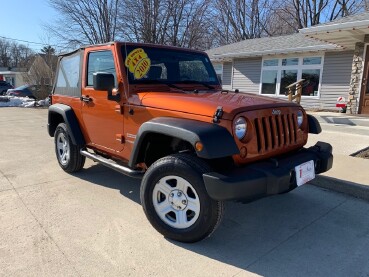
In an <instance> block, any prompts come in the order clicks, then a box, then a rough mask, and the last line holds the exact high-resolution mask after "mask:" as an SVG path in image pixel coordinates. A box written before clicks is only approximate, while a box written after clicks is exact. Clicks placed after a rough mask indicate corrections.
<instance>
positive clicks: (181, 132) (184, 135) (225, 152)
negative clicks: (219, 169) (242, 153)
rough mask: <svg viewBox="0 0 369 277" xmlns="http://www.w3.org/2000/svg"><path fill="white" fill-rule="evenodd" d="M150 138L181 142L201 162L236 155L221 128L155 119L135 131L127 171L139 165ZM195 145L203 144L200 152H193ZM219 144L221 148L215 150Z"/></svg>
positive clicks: (197, 122) (233, 146)
mask: <svg viewBox="0 0 369 277" xmlns="http://www.w3.org/2000/svg"><path fill="white" fill-rule="evenodd" d="M152 137H156V138H157V137H162V138H169V139H177V140H180V141H183V142H185V143H187V144H188V145H191V147H192V149H193V150H194V152H195V153H196V155H197V156H198V157H200V158H204V159H217V158H223V157H229V156H232V155H235V154H238V153H239V149H238V147H237V145H236V143H235V141H234V139H233V137H232V135H231V134H230V133H229V131H228V130H227V129H226V128H224V127H222V126H219V125H216V124H213V123H206V122H201V121H195V120H190V119H182V118H170V117H158V118H155V119H152V120H150V121H147V122H145V123H143V124H142V125H141V127H140V128H139V130H138V133H137V136H136V140H135V142H134V145H133V149H132V152H131V157H130V160H129V166H130V167H135V165H136V164H138V163H140V162H143V158H144V156H145V151H146V149H147V144H148V143H149V142H150V138H152ZM196 142H201V143H202V144H203V149H202V150H201V151H197V150H196V148H195V144H196ZM164 143H165V141H164ZM220 143H221V144H222V147H219V145H220ZM168 154H169V153H168ZM160 158H161V157H160Z"/></svg>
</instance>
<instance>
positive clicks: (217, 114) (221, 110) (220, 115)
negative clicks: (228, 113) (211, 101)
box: [213, 106, 223, 123]
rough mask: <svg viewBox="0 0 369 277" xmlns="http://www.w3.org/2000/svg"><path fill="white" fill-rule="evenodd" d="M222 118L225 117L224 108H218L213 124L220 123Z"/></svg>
mask: <svg viewBox="0 0 369 277" xmlns="http://www.w3.org/2000/svg"><path fill="white" fill-rule="evenodd" d="M222 116H223V107H222V106H219V107H218V108H217V110H216V111H215V113H214V117H213V122H214V123H219V121H220V119H221V118H222Z"/></svg>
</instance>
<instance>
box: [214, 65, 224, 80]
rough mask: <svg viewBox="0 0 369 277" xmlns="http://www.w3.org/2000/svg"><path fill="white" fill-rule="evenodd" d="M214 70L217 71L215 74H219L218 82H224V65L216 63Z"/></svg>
mask: <svg viewBox="0 0 369 277" xmlns="http://www.w3.org/2000/svg"><path fill="white" fill-rule="evenodd" d="M214 69H215V73H216V74H217V77H218V80H219V81H223V64H222V63H215V64H214Z"/></svg>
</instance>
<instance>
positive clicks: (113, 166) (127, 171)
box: [80, 150, 145, 178]
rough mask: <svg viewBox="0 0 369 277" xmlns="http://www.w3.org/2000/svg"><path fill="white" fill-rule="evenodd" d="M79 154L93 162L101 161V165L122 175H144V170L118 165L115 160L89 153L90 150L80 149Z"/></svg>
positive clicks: (140, 176) (137, 176)
mask: <svg viewBox="0 0 369 277" xmlns="http://www.w3.org/2000/svg"><path fill="white" fill-rule="evenodd" d="M80 153H81V155H82V156H85V157H87V158H89V159H91V160H93V161H95V162H99V163H102V164H103V165H105V166H107V167H109V168H111V169H114V170H115V171H118V172H120V173H123V174H124V175H127V176H129V177H133V178H142V176H143V175H144V173H145V172H144V171H140V170H134V169H131V168H129V167H125V166H123V165H120V164H118V163H116V162H115V161H113V160H110V159H106V158H104V157H102V156H100V155H97V154H95V153H91V152H88V151H87V150H81V151H80Z"/></svg>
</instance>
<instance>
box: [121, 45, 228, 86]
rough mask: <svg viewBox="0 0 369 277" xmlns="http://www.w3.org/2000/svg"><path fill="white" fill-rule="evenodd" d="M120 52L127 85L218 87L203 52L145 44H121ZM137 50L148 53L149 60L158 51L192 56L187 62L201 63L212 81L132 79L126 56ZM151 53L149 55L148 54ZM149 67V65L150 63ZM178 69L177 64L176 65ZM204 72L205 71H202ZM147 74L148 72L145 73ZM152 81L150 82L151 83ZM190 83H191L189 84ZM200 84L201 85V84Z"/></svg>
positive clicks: (215, 76) (210, 65)
mask: <svg viewBox="0 0 369 277" xmlns="http://www.w3.org/2000/svg"><path fill="white" fill-rule="evenodd" d="M120 48H121V49H120V51H121V55H122V60H123V63H122V64H123V68H124V71H125V73H126V77H127V81H128V82H129V84H132V85H148V84H149V85H157V84H164V85H168V84H181V83H182V84H186V85H193V86H196V87H199V86H200V87H206V88H207V89H209V87H214V88H216V87H220V86H221V84H220V81H219V80H218V78H217V75H216V72H215V69H214V67H213V65H212V63H211V61H210V59H209V57H208V55H207V54H206V53H204V52H200V51H196V50H190V49H181V48H175V47H170V46H169V47H165V46H160V45H150V44H148V45H145V44H137V45H136V44H130V43H123V44H121V47H120ZM137 49H143V50H144V51H145V52H144V53H145V54H146V52H149V53H148V55H147V56H146V57H148V58H150V54H152V52H154V53H155V52H156V53H155V54H158V53H160V51H163V53H165V54H166V55H168V54H172V55H173V54H176V56H179V55H180V54H183V55H184V57H185V56H193V58H192V59H189V61H191V60H198V61H201V62H202V64H203V66H204V69H205V70H206V73H207V74H208V76H209V77H208V78H209V79H213V80H214V81H212V80H210V81H205V80H202V81H199V80H190V79H180V78H178V79H172V80H169V79H161V78H160V79H152V80H150V79H147V78H145V77H142V78H140V79H136V78H135V77H134V73H133V72H132V71H130V70H131V69H132V68H129V66H128V65H127V56H130V54H131V53H132V52H133V51H135V50H137ZM150 52H151V53H150ZM183 61H185V59H184V60H183ZM150 65H151V63H150ZM177 66H178V67H179V64H178V65H177ZM204 72H205V71H204ZM147 73H148V72H147ZM145 76H146V75H145ZM158 80H160V82H158ZM151 81H152V82H151ZM191 81H193V83H191ZM201 83H202V84H201Z"/></svg>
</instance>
